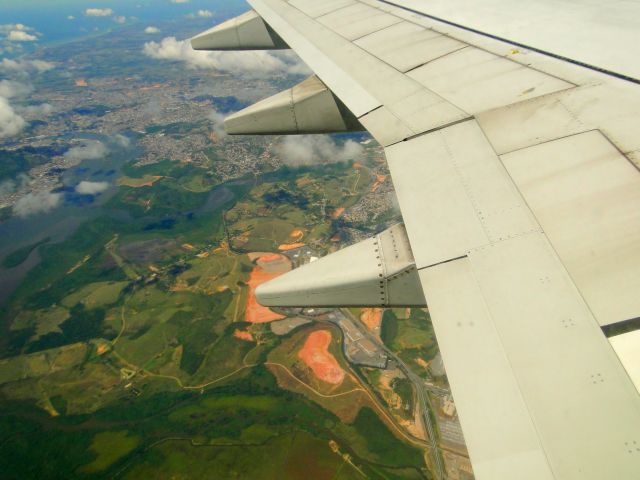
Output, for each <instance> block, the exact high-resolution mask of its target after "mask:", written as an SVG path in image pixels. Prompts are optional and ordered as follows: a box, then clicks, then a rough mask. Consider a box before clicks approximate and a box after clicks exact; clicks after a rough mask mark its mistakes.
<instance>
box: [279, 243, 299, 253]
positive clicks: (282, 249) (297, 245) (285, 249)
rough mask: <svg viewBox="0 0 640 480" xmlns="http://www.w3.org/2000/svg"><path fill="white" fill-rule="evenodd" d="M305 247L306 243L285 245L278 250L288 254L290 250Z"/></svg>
mask: <svg viewBox="0 0 640 480" xmlns="http://www.w3.org/2000/svg"><path fill="white" fill-rule="evenodd" d="M304 246H305V244H304V243H283V244H282V245H278V250H280V251H281V252H288V251H289V250H295V249H296V248H300V247H304Z"/></svg>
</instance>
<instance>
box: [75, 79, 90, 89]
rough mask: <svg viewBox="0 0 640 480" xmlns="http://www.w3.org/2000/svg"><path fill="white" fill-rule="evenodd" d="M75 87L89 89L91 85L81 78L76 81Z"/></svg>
mask: <svg viewBox="0 0 640 480" xmlns="http://www.w3.org/2000/svg"><path fill="white" fill-rule="evenodd" d="M75 85H76V87H88V86H89V84H88V83H87V81H86V80H85V79H84V78H79V79H78V80H76V81H75Z"/></svg>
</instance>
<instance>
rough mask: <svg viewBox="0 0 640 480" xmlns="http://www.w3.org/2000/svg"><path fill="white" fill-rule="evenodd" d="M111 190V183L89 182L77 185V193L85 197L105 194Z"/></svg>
mask: <svg viewBox="0 0 640 480" xmlns="http://www.w3.org/2000/svg"><path fill="white" fill-rule="evenodd" d="M107 188H109V182H89V181H87V180H83V181H81V182H80V183H79V184H78V185H76V192H78V193H81V194H83V195H97V194H98V193H102V192H104V191H105V190H106V189H107Z"/></svg>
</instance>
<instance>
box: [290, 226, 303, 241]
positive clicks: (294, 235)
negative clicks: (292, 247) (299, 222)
mask: <svg viewBox="0 0 640 480" xmlns="http://www.w3.org/2000/svg"><path fill="white" fill-rule="evenodd" d="M289 237H291V238H293V239H294V240H297V241H298V242H299V241H300V240H302V237H304V232H303V231H302V230H300V229H299V228H296V229H295V230H293V231H292V232H291V233H290V234H289Z"/></svg>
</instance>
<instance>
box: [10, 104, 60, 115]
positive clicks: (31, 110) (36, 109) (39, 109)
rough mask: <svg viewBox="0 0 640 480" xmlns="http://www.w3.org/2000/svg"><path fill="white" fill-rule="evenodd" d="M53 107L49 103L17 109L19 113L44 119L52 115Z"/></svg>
mask: <svg viewBox="0 0 640 480" xmlns="http://www.w3.org/2000/svg"><path fill="white" fill-rule="evenodd" d="M53 110H54V109H53V106H52V105H51V104H50V103H41V104H39V105H27V106H26V107H18V111H19V112H20V113H24V114H26V115H30V116H37V117H46V116H47V115H51V113H53Z"/></svg>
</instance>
